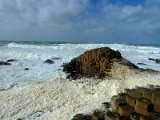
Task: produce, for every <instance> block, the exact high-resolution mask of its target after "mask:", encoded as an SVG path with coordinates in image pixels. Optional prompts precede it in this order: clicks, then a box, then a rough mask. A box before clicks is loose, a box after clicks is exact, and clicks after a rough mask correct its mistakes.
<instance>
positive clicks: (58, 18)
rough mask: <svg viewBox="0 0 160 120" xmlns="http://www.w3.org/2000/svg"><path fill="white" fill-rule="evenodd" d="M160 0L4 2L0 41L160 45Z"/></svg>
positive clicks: (7, 0)
mask: <svg viewBox="0 0 160 120" xmlns="http://www.w3.org/2000/svg"><path fill="white" fill-rule="evenodd" d="M159 11H160V0H23V1H22V0H1V1H0V39H1V40H17V41H21V40H23V41H24V40H26V41H53V42H54V41H59V42H92V43H94V42H95V43H128V44H160V15H159Z"/></svg>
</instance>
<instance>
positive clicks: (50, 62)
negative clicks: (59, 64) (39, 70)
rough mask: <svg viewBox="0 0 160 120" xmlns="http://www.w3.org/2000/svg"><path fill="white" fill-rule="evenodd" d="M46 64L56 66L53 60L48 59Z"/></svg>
mask: <svg viewBox="0 0 160 120" xmlns="http://www.w3.org/2000/svg"><path fill="white" fill-rule="evenodd" d="M44 63H48V64H54V61H53V60H50V59H47V60H46V61H44Z"/></svg>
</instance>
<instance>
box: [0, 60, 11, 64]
mask: <svg viewBox="0 0 160 120" xmlns="http://www.w3.org/2000/svg"><path fill="white" fill-rule="evenodd" d="M0 65H11V63H8V62H5V61H0Z"/></svg>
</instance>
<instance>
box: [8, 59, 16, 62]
mask: <svg viewBox="0 0 160 120" xmlns="http://www.w3.org/2000/svg"><path fill="white" fill-rule="evenodd" d="M15 61H18V60H16V59H8V60H7V62H15Z"/></svg>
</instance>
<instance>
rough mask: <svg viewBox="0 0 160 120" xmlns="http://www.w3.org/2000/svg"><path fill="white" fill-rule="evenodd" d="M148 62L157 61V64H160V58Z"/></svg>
mask: <svg viewBox="0 0 160 120" xmlns="http://www.w3.org/2000/svg"><path fill="white" fill-rule="evenodd" d="M148 60H151V61H155V62H156V63H158V64H160V58H157V59H154V58H148Z"/></svg>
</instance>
